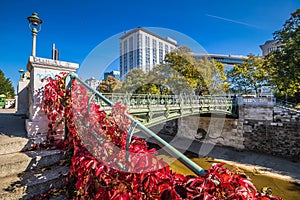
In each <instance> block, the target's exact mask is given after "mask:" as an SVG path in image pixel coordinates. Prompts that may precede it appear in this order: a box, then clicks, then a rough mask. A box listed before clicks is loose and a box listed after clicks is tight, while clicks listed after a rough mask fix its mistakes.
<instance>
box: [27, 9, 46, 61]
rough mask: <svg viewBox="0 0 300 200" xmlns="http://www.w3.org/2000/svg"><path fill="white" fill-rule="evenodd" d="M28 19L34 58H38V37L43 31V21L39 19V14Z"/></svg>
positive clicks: (33, 14)
mask: <svg viewBox="0 0 300 200" xmlns="http://www.w3.org/2000/svg"><path fill="white" fill-rule="evenodd" d="M27 19H28V22H29V24H28V26H29V29H30V30H31V33H32V53H31V55H32V56H34V57H35V56H36V36H37V34H38V32H40V30H41V24H42V23H43V21H42V20H41V19H40V18H39V16H38V14H37V13H32V15H31V16H30V17H27Z"/></svg>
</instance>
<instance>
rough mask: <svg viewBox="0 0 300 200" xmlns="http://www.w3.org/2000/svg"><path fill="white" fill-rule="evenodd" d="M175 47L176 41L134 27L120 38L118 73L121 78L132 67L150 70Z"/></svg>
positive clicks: (161, 61)
mask: <svg viewBox="0 0 300 200" xmlns="http://www.w3.org/2000/svg"><path fill="white" fill-rule="evenodd" d="M176 47H177V41H176V40H173V39H171V38H169V37H167V38H162V37H161V36H159V35H157V34H154V33H152V32H150V31H148V30H146V29H144V28H140V27H139V28H136V29H134V30H131V31H129V32H128V33H125V34H124V35H123V36H122V37H121V38H120V75H121V79H122V80H123V79H124V78H123V77H124V75H126V74H127V73H128V72H129V71H130V70H132V69H134V68H139V69H142V70H143V71H145V72H148V71H150V70H151V69H153V67H155V65H157V64H162V63H163V62H164V58H165V55H166V54H167V53H169V52H171V51H172V50H174V49H175V48H176Z"/></svg>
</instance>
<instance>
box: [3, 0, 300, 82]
mask: <svg viewBox="0 0 300 200" xmlns="http://www.w3.org/2000/svg"><path fill="white" fill-rule="evenodd" d="M299 7H300V1H299V0H243V1H242V0H227V1H224V0H209V1H201V0H184V1H183V0H172V1H168V0H151V1H149V0H127V1H124V0H119V1H116V0H115V1H114V0H110V1H108V0H106V1H104V0H103V1H102V0H2V1H1V2H0V16H1V22H0V23H1V26H0V27H1V31H0V69H1V70H2V71H4V74H5V76H6V77H8V78H10V79H11V80H12V82H13V85H14V86H15V87H16V85H17V82H18V79H19V73H18V70H19V69H21V68H22V69H26V63H27V60H28V57H29V56H30V54H31V32H30V30H29V29H28V23H27V19H26V18H27V17H28V16H30V15H31V14H32V12H38V14H39V16H40V18H41V19H42V20H43V21H44V23H43V25H42V30H41V32H40V33H39V34H38V38H37V56H39V57H48V58H50V57H51V48H52V43H55V44H56V46H57V48H58V49H59V50H60V60H65V61H70V62H76V63H79V64H82V62H83V61H84V59H85V58H86V56H87V55H88V54H89V53H90V52H91V51H92V50H93V49H94V48H95V47H96V46H97V45H98V44H99V43H101V42H102V41H104V40H106V39H107V38H109V37H111V36H113V35H115V34H118V33H120V32H123V31H126V30H129V29H132V28H136V27H138V26H142V27H162V28H168V29H172V30H175V31H178V32H181V33H184V34H186V35H188V36H189V37H191V38H193V39H194V40H196V41H197V42H198V43H199V44H201V45H202V47H203V48H204V49H205V50H206V51H207V52H208V53H222V54H237V55H248V54H249V53H253V54H256V55H261V51H260V48H259V45H260V44H263V43H264V42H265V41H266V40H269V39H272V34H273V32H274V31H276V30H279V29H281V28H282V25H283V24H284V22H285V20H287V19H288V18H289V17H290V14H291V12H293V11H294V10H296V9H297V8H299Z"/></svg>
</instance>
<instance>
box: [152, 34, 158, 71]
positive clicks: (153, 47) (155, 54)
mask: <svg viewBox="0 0 300 200" xmlns="http://www.w3.org/2000/svg"><path fill="white" fill-rule="evenodd" d="M152 51H153V52H152V54H153V65H155V64H156V63H157V45H156V40H155V39H153V40H152Z"/></svg>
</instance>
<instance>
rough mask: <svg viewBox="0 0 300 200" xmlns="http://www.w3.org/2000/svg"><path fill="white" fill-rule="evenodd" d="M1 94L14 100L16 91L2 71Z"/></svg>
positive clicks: (0, 75)
mask: <svg viewBox="0 0 300 200" xmlns="http://www.w3.org/2000/svg"><path fill="white" fill-rule="evenodd" d="M0 94H4V95H5V96H6V97H7V98H14V96H15V90H14V87H13V86H12V83H11V81H10V79H9V78H6V77H5V75H4V73H3V72H2V71H1V70H0Z"/></svg>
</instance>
